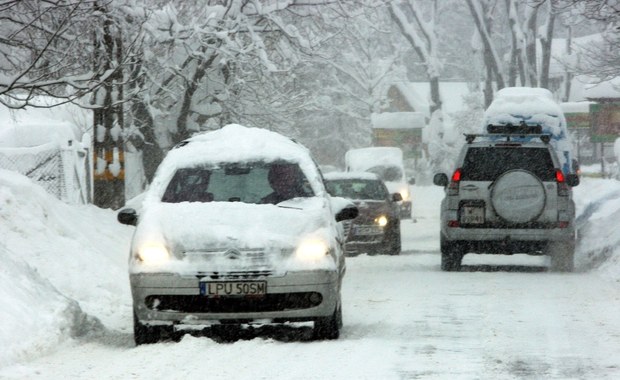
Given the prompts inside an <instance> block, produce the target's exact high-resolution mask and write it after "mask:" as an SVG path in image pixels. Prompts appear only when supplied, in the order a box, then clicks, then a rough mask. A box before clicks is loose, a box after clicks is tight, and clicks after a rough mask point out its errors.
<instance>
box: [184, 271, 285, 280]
mask: <svg viewBox="0 0 620 380" xmlns="http://www.w3.org/2000/svg"><path fill="white" fill-rule="evenodd" d="M273 274H274V272H273V271H271V270H250V271H232V272H198V273H197V274H196V277H198V278H209V279H212V280H249V279H256V278H261V277H269V276H272V275H273Z"/></svg>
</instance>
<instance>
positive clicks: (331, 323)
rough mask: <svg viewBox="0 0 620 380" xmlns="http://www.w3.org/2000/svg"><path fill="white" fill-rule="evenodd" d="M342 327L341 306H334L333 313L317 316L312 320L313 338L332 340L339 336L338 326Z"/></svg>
mask: <svg viewBox="0 0 620 380" xmlns="http://www.w3.org/2000/svg"><path fill="white" fill-rule="evenodd" d="M341 327H342V308H341V307H340V305H338V306H336V310H334V314H332V315H331V316H329V317H321V318H317V319H316V320H315V321H314V331H313V333H314V339H315V340H326V339H327V340H333V339H338V337H339V336H340V328H341Z"/></svg>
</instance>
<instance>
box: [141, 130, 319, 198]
mask: <svg viewBox="0 0 620 380" xmlns="http://www.w3.org/2000/svg"><path fill="white" fill-rule="evenodd" d="M277 160H286V161H290V162H295V163H297V164H299V167H300V168H301V170H302V171H303V172H304V174H305V175H306V176H307V177H308V178H310V179H311V181H310V182H311V186H313V190H314V191H315V193H317V194H319V193H321V192H322V191H323V189H320V188H315V187H316V186H315V184H316V183H320V181H319V180H315V179H318V178H319V172H318V170H317V168H316V165H315V164H314V161H313V160H312V156H311V154H310V151H309V150H308V149H307V148H306V147H304V146H303V145H301V144H299V143H297V142H295V141H294V140H292V139H290V138H288V137H286V136H283V135H281V134H279V133H276V132H272V131H269V130H266V129H262V128H252V127H245V126H242V125H239V124H229V125H226V126H224V127H223V128H221V129H218V130H216V131H212V132H206V133H201V134H198V135H195V136H193V137H191V138H189V139H187V140H185V141H184V142H183V143H181V144H179V145H177V147H175V148H174V149H172V150H170V151H169V152H168V154H167V155H166V157H165V158H164V160H163V161H162V163H161V164H160V166H159V168H158V169H157V174H156V176H155V179H154V180H153V184H152V185H151V188H155V189H157V190H155V193H154V194H158V195H161V193H162V192H163V186H165V185H166V184H167V182H168V180H169V179H170V178H171V177H172V175H173V174H174V172H175V171H176V169H177V168H180V167H192V166H199V165H205V164H218V163H224V162H238V163H242V162H252V161H264V162H273V161H277Z"/></svg>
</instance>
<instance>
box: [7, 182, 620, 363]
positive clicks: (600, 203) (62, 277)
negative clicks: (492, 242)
mask: <svg viewBox="0 0 620 380" xmlns="http://www.w3.org/2000/svg"><path fill="white" fill-rule="evenodd" d="M424 191H431V192H434V191H437V192H441V191H442V190H441V189H440V188H439V187H428V188H426V187H425V188H424ZM433 194H434V193H433ZM437 199H440V197H437ZM575 199H576V202H577V209H578V215H579V217H578V224H579V225H580V226H581V227H582V228H581V231H580V238H579V244H578V246H577V255H576V261H577V270H592V271H596V272H597V273H600V274H601V275H603V276H604V277H606V278H609V279H611V280H613V281H620V230H618V228H617V220H618V219H619V218H620V182H618V181H615V180H600V179H588V178H586V179H584V180H583V182H582V185H580V186H579V187H577V188H575ZM425 207H431V205H426V206H425ZM437 207H438V204H437ZM132 233H133V228H132V227H127V226H123V225H121V224H119V223H117V222H116V213H115V212H113V211H112V210H102V209H99V208H97V207H95V206H69V205H66V204H64V203H62V202H60V201H58V200H56V199H55V198H54V197H52V196H51V195H48V194H47V193H45V191H44V190H43V189H42V188H40V187H39V186H37V185H35V184H33V183H32V182H31V181H30V180H29V179H27V178H26V177H23V176H21V175H19V174H16V173H13V172H8V171H3V170H0V236H2V241H1V243H0V260H1V261H0V262H1V263H2V265H1V266H0V297H1V299H2V300H3V307H2V308H0V320H1V321H2V324H0V347H2V349H1V350H0V367H4V366H6V365H9V364H12V363H15V362H18V361H23V360H27V359H30V358H33V357H38V356H41V355H42V354H43V353H45V352H47V351H50V350H52V349H53V348H54V347H55V346H57V345H58V344H61V343H62V342H66V341H70V340H71V338H72V337H75V336H80V335H83V334H85V333H92V332H93V331H95V332H96V331H98V330H101V329H103V328H104V327H102V326H101V325H100V324H99V322H98V321H99V320H100V321H101V322H102V324H103V325H104V326H105V328H109V329H113V330H125V331H127V330H129V329H131V295H130V293H129V284H128V276H127V255H128V253H127V249H128V247H129V240H130V238H131V234H132ZM438 262H439V255H437V263H438ZM248 344H252V343H248Z"/></svg>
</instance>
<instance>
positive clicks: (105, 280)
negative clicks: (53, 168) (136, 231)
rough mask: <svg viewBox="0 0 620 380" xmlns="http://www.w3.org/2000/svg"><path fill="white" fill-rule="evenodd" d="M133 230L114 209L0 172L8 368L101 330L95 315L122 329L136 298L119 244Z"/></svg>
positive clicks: (3, 340) (1, 359)
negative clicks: (62, 196) (81, 202)
mask: <svg viewBox="0 0 620 380" xmlns="http://www.w3.org/2000/svg"><path fill="white" fill-rule="evenodd" d="M131 233H132V229H131V228H130V227H126V226H123V225H120V224H118V223H116V220H115V213H114V212H113V211H111V210H102V209H99V208H97V207H95V206H90V205H89V206H70V205H67V204H65V203H62V202H61V201H59V200H57V199H56V198H54V197H53V196H51V195H49V194H48V193H46V192H45V190H43V189H42V188H41V187H40V186H38V185H35V184H34V183H33V182H31V181H30V179H28V178H26V177H24V176H22V175H20V174H18V173H15V172H11V171H7V170H2V169H0V236H2V241H1V243H0V262H1V263H2V265H1V266H0V299H2V301H3V307H2V308H0V320H1V321H2V323H1V324H0V347H2V349H1V350H0V366H3V365H5V364H7V363H9V362H12V361H15V360H20V359H27V358H28V357H31V356H37V355H40V353H41V352H45V351H46V350H48V349H49V348H51V347H53V346H55V345H56V344H58V343H60V342H62V341H63V340H66V339H67V338H69V337H72V336H78V335H82V334H84V333H85V332H87V331H92V330H93V329H96V328H97V326H98V325H99V322H98V321H97V319H95V318H93V317H88V316H87V315H91V316H95V315H96V316H97V318H98V319H101V321H102V322H103V323H104V324H105V325H107V326H109V327H115V328H116V327H117V326H118V325H120V324H121V322H120V321H118V320H116V318H118V308H119V307H120V306H123V304H125V306H126V304H129V303H130V295H129V284H128V280H127V272H126V267H127V264H126V262H127V252H126V250H127V248H123V250H122V251H119V247H128V241H129V239H130V237H131Z"/></svg>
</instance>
